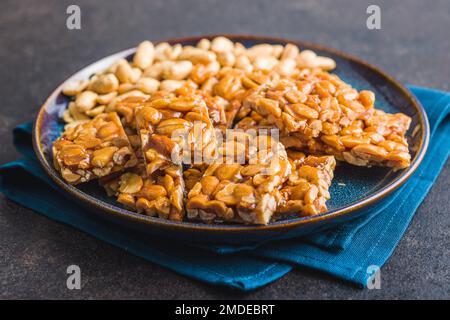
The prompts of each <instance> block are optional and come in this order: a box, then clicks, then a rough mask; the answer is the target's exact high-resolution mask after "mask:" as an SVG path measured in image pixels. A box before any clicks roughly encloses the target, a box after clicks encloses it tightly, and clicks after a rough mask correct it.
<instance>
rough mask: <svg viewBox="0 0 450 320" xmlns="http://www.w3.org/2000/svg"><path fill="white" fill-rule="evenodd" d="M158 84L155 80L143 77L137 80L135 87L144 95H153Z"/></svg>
mask: <svg viewBox="0 0 450 320" xmlns="http://www.w3.org/2000/svg"><path fill="white" fill-rule="evenodd" d="M159 84H160V82H159V81H158V80H156V79H153V78H150V77H144V78H140V79H139V80H138V82H137V83H136V86H135V87H136V89H138V90H140V91H142V92H144V93H147V94H153V93H155V92H156V91H157V90H158V88H159Z"/></svg>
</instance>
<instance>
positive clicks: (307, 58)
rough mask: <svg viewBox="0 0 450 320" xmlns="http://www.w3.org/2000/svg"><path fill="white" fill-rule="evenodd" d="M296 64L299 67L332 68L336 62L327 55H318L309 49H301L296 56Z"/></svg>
mask: <svg viewBox="0 0 450 320" xmlns="http://www.w3.org/2000/svg"><path fill="white" fill-rule="evenodd" d="M297 66H298V67H300V68H321V69H323V70H332V69H334V68H336V62H335V61H334V60H333V59H331V58H328V57H320V56H318V55H317V54H316V53H315V52H313V51H311V50H303V51H302V52H300V54H299V55H298V56H297Z"/></svg>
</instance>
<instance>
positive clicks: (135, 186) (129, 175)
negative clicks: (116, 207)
mask: <svg viewBox="0 0 450 320" xmlns="http://www.w3.org/2000/svg"><path fill="white" fill-rule="evenodd" d="M100 185H102V186H103V187H104V188H105V190H106V192H107V194H108V195H109V196H116V198H117V201H118V202H119V203H121V204H123V205H124V206H125V207H127V208H129V209H131V210H134V211H136V212H138V213H143V214H146V215H149V216H158V217H160V218H163V219H170V220H174V221H181V220H182V219H183V216H184V204H183V197H184V186H183V179H182V173H181V169H180V167H179V166H176V165H169V166H166V167H165V168H164V169H161V170H157V171H155V172H153V174H152V175H147V172H146V170H145V166H144V165H143V164H139V165H138V166H136V167H134V168H132V169H130V170H128V171H127V172H126V173H122V174H120V175H119V176H117V175H116V176H112V177H111V176H110V177H105V178H103V179H101V180H100Z"/></svg>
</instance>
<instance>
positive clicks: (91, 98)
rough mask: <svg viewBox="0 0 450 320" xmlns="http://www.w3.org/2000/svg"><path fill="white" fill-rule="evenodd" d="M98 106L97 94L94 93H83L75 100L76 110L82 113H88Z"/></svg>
mask: <svg viewBox="0 0 450 320" xmlns="http://www.w3.org/2000/svg"><path fill="white" fill-rule="evenodd" d="M96 104H97V94H96V93H95V92H93V91H89V90H87V91H83V92H82V93H80V94H79V95H78V96H77V98H76V99H75V105H76V108H77V109H78V110H79V111H80V112H86V111H87V110H89V109H92V108H93V107H95V105H96Z"/></svg>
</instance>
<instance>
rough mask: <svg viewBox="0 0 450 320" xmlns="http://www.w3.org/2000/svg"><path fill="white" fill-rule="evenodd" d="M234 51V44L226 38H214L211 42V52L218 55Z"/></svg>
mask: <svg viewBox="0 0 450 320" xmlns="http://www.w3.org/2000/svg"><path fill="white" fill-rule="evenodd" d="M233 49H234V43H233V42H232V41H231V40H229V39H227V38H225V37H217V38H214V39H213V41H212V42H211V50H212V51H215V52H216V53H219V52H224V51H228V52H230V51H232V50H233Z"/></svg>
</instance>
